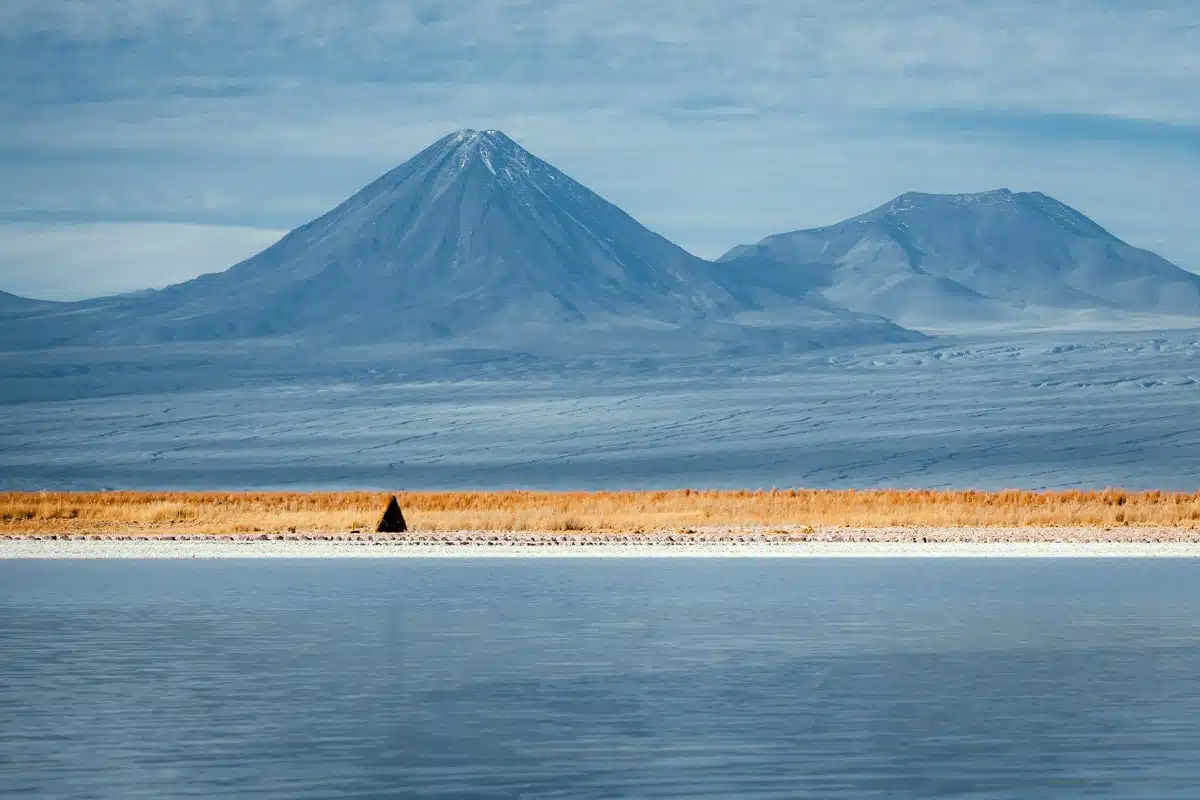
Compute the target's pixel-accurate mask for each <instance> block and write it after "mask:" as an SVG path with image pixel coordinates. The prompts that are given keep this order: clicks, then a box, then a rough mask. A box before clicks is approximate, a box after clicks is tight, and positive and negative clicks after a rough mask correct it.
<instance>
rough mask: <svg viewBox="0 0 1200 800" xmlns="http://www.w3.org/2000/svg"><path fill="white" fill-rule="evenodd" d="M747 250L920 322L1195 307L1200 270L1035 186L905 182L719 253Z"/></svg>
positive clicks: (842, 301) (849, 297)
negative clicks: (879, 201)
mask: <svg viewBox="0 0 1200 800" xmlns="http://www.w3.org/2000/svg"><path fill="white" fill-rule="evenodd" d="M747 256H755V257H758V258H767V259H771V260H774V261H776V262H778V263H780V264H783V265H785V266H787V267H788V268H789V269H791V270H794V271H797V272H798V273H800V274H801V275H803V276H804V277H803V278H801V279H799V280H801V281H802V282H803V283H804V284H805V285H806V286H809V287H813V286H815V287H817V288H816V291H819V292H820V294H821V295H822V296H824V297H825V298H827V299H828V300H830V301H831V302H833V303H836V304H839V305H842V306H845V307H846V308H849V309H852V310H855V311H861V312H867V313H873V314H879V315H882V316H884V317H887V318H889V319H892V320H895V321H896V322H898V323H900V324H902V325H909V326H915V327H921V326H922V325H926V324H930V323H937V322H941V321H948V320H951V321H952V320H1003V319H1007V318H1011V317H1013V316H1014V315H1015V314H1019V313H1020V311H1021V310H1022V309H1029V308H1032V307H1039V308H1052V309H1072V310H1081V311H1083V310H1086V311H1093V310H1112V311H1129V312H1140V313H1151V314H1180V315H1200V276H1198V275H1195V274H1193V273H1191V272H1187V271H1185V270H1183V269H1180V268H1179V267H1177V266H1175V265H1174V264H1172V263H1170V262H1169V261H1167V260H1165V259H1163V258H1161V257H1159V256H1157V255H1155V254H1154V253H1151V252H1149V251H1146V250H1141V249H1138V248H1136V247H1133V246H1131V245H1129V244H1126V243H1125V242H1123V241H1121V240H1120V239H1118V238H1117V237H1115V236H1113V235H1112V234H1111V233H1109V232H1108V231H1106V230H1105V229H1104V228H1102V227H1101V226H1100V225H1098V224H1096V223H1095V222H1093V221H1092V220H1090V219H1088V218H1087V217H1086V216H1084V215H1083V214H1081V213H1080V212H1078V211H1076V210H1075V209H1073V208H1071V207H1070V206H1067V205H1065V204H1064V203H1061V202H1059V201H1058V200H1055V199H1054V198H1052V197H1049V196H1047V195H1045V194H1042V193H1040V192H1022V193H1013V192H1011V191H1009V190H1008V189H999V190H995V191H989V192H982V193H978V194H958V195H937V194H921V193H917V192H911V193H908V194H904V195H901V196H900V197H897V198H896V199H895V200H892V201H891V202H890V203H887V204H885V205H882V206H880V207H879V208H876V209H874V210H873V211H870V212H868V213H866V214H863V215H861V216H858V217H854V218H853V219H849V220H846V221H844V222H840V223H838V224H836V225H830V226H828V227H824V228H814V229H811V230H799V231H793V232H791V233H781V234H776V235H774V236H768V237H767V238H765V239H763V240H762V241H760V242H758V243H757V244H755V245H749V246H742V247H737V248H734V249H733V250H731V251H730V252H729V253H727V254H726V255H725V256H723V257H722V259H721V260H722V261H726V262H729V261H734V260H740V259H744V258H745V257H747ZM809 290H810V291H811V290H812V289H811V288H810V289H809Z"/></svg>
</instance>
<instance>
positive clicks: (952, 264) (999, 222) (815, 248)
mask: <svg viewBox="0 0 1200 800" xmlns="http://www.w3.org/2000/svg"><path fill="white" fill-rule="evenodd" d="M1029 309H1039V310H1045V309H1049V310H1050V311H1051V312H1054V311H1055V310H1070V311H1079V310H1083V311H1094V310H1099V311H1112V312H1123V311H1132V312H1139V313H1148V314H1176V315H1193V316H1195V315H1200V276H1197V275H1194V274H1192V273H1189V272H1185V271H1184V270H1182V269H1180V268H1178V267H1176V266H1175V265H1173V264H1171V263H1170V262H1168V261H1166V260H1164V259H1162V258H1160V257H1158V256H1156V255H1155V254H1153V253H1150V252H1148V251H1145V250H1140V249H1138V248H1135V247H1131V246H1130V245H1128V244H1126V243H1125V242H1123V241H1121V240H1120V239H1117V238H1116V237H1115V236H1113V235H1112V234H1110V233H1109V232H1108V231H1106V230H1105V229H1104V228H1102V227H1101V226H1099V225H1097V224H1096V223H1095V222H1093V221H1092V220H1090V219H1088V218H1087V217H1086V216H1084V215H1083V214H1081V213H1079V212H1078V211H1076V210H1075V209H1072V208H1070V207H1069V206H1066V205H1065V204H1063V203H1061V202H1059V201H1057V200H1055V199H1053V198H1051V197H1048V196H1047V195H1044V194H1041V193H1039V192H1024V193H1013V192H1011V191H1009V190H1008V189H999V190H995V191H989V192H981V193H977V194H960V195H933V194H922V193H917V192H910V193H908V194H904V195H901V196H900V197H897V198H896V199H894V200H892V201H891V202H889V203H886V204H884V205H882V206H880V207H878V208H876V209H874V210H872V211H869V212H867V213H866V214H863V215H860V216H858V217H854V218H852V219H849V220H846V221H844V222H840V223H837V224H836V225H830V226H826V227H823V228H814V229H810V230H798V231H792V232H790V233H781V234H775V235H772V236H768V237H767V238H765V239H763V240H761V241H760V242H758V243H757V244H754V245H747V246H740V247H736V248H734V249H733V250H731V251H730V252H729V253H727V254H726V255H725V256H722V257H721V259H719V260H718V261H716V262H710V261H705V260H703V259H700V258H697V257H696V256H693V255H691V254H690V253H688V252H687V251H685V250H683V249H682V248H680V247H679V246H677V245H675V244H673V243H672V242H670V241H668V240H667V239H665V238H663V237H662V236H660V235H658V234H656V233H654V232H653V231H650V230H648V229H647V228H645V227H644V226H642V225H641V224H640V223H638V222H637V220H635V219H634V218H633V217H631V216H629V215H628V214H626V213H625V212H624V211H622V210H621V209H619V208H618V207H617V206H615V205H613V204H612V203H610V202H608V201H607V200H604V199H603V198H601V197H600V196H598V195H597V194H595V193H594V192H592V191H591V190H589V189H588V188H586V187H585V186H583V185H582V184H580V183H578V182H577V181H575V180H573V179H572V178H570V177H569V176H567V175H566V174H564V173H563V172H561V171H559V170H558V169H556V168H554V167H553V166H551V165H550V164H548V163H546V162H545V161H542V160H541V159H539V158H537V157H536V156H534V155H533V154H531V153H529V152H528V151H527V150H525V149H524V148H522V147H521V146H520V145H518V144H517V143H516V142H514V141H513V140H512V139H510V138H509V137H508V136H506V135H504V134H503V133H501V132H500V131H493V130H488V131H476V130H462V131H458V132H456V133H452V134H450V135H448V136H445V137H443V138H442V139H440V140H438V141H437V142H435V143H434V144H432V145H431V146H429V147H427V148H426V149H424V150H422V151H421V152H420V153H418V154H417V155H416V156H414V157H413V158H411V159H409V160H408V161H406V162H404V163H403V164H401V165H400V166H398V167H396V168H395V169H393V170H391V171H389V172H388V173H386V174H385V175H383V176H381V177H380V178H379V179H377V180H376V181H374V182H372V183H371V184H370V185H368V186H366V187H364V188H363V189H362V190H360V191H359V192H357V193H355V194H354V195H353V196H352V197H350V198H349V199H347V200H346V201H345V202H343V203H341V204H340V205H338V206H337V207H336V208H334V209H332V210H331V211H329V212H328V213H326V214H324V215H322V216H320V217H318V218H316V219H314V220H312V221H311V222H309V223H307V224H305V225H302V226H300V227H299V228H297V229H295V230H293V231H292V232H290V233H289V234H287V235H286V236H284V237H283V238H282V239H281V240H280V241H278V242H277V243H276V244H274V245H272V246H271V247H268V248H267V249H266V250H264V251H262V252H261V253H259V254H257V255H255V256H253V257H251V258H249V259H246V260H245V261H242V262H241V263H239V264H236V265H234V266H233V267H231V268H229V269H228V270H225V271H224V272H219V273H213V274H209V275H203V276H201V277H199V278H196V279H194V280H190V281H187V282H185V283H181V284H177V285H174V286H170V287H167V288H166V289H163V290H159V291H143V292H137V293H133V294H127V295H120V296H116V297H107V298H100V299H96V300H91V301H85V302H79V303H46V302H42V301H34V300H27V299H24V298H19V297H16V296H15V295H10V294H5V293H2V292H0V347H3V348H9V349H14V348H15V349H22V348H45V347H54V346H58V345H63V344H98V345H107V344H149V343H161V342H172V341H180V342H188V341H235V340H243V339H258V338H272V337H274V338H278V337H286V338H291V339H298V340H304V341H312V342H321V343H329V344H371V343H377V342H408V343H422V342H438V341H450V340H453V341H461V342H463V343H464V344H468V345H472V346H474V345H476V344H480V345H483V346H493V345H496V344H497V343H501V342H511V341H514V340H524V341H534V342H544V341H554V340H559V339H564V338H569V337H571V336H575V335H577V334H578V335H581V337H582V338H577V339H575V341H576V342H578V343H580V344H581V346H587V345H590V344H592V342H593V340H594V339H595V338H596V337H601V338H604V337H608V338H609V339H612V338H614V337H619V336H622V335H624V336H626V337H627V338H628V337H632V338H628V340H629V341H630V342H632V343H633V344H634V346H639V345H640V344H642V345H644V344H645V343H646V342H647V341H649V340H647V339H645V337H647V336H655V337H657V336H672V335H676V334H679V335H682V336H683V337H684V338H685V339H686V340H687V341H692V342H699V341H705V340H714V341H719V342H722V343H724V344H725V345H726V346H732V347H733V348H735V349H741V348H742V346H743V345H745V346H748V347H752V348H754V347H759V348H761V347H763V346H767V347H772V348H779V349H795V348H807V347H817V346H822V345H829V344H864V343H872V342H894V341H910V340H914V339H919V338H921V334H919V333H916V332H915V330H921V329H926V330H938V329H940V328H944V327H945V325H944V323H947V322H949V323H953V324H955V325H958V326H959V327H960V328H961V326H962V325H963V324H966V325H967V326H970V325H972V324H975V323H979V322H986V321H1000V322H1005V321H1010V320H1014V319H1018V318H1020V317H1021V315H1023V314H1026V313H1027V312H1028V311H1029ZM901 326H904V327H901ZM906 328H911V329H915V330H907V329H906ZM589 337H591V338H589ZM639 337H641V338H640V339H639ZM656 341H657V340H656Z"/></svg>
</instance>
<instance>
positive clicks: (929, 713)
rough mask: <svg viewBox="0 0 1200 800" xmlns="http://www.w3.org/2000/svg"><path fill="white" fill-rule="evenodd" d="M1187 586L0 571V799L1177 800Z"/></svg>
mask: <svg viewBox="0 0 1200 800" xmlns="http://www.w3.org/2000/svg"><path fill="white" fill-rule="evenodd" d="M1198 578H1200V565H1197V564H1196V562H1189V561H1078V560H1072V561H1005V560H976V561H953V560H950V561H942V560H929V561H919V560H918V561H908V560H890V561H888V560H853V561H840V560H828V561H784V560H763V561H758V560H744V561H743V560H734V561H708V560H695V561H691V560H645V561H642V560H634V561H586V560H580V561H574V560H572V561H532V560H529V561H498V560H479V561H399V560H388V561H365V562H364V561H319V562H318V561H283V562H274V561H272V562H268V561H253V562H251V561H214V562H195V561H189V562H130V561H125V562H99V561H93V562H87V561H83V562H7V563H5V562H0V796H4V797H23V796H29V797H34V796H36V797H71V798H89V797H103V798H140V797H145V798H166V797H255V798H335V797H337V798H340V797H353V798H367V797H479V798H509V797H544V798H587V797H597V798H600V797H604V798H609V797H700V796H712V797H736V798H764V797H779V798H784V797H786V798H796V797H819V798H843V797H888V798H893V797H900V798H906V797H973V798H1038V797H1056V798H1057V797H1113V798H1133V797H1147V798H1170V797H1179V798H1196V797H1200V758H1198V757H1197V754H1198V753H1200V580H1198Z"/></svg>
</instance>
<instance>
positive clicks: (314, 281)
mask: <svg viewBox="0 0 1200 800" xmlns="http://www.w3.org/2000/svg"><path fill="white" fill-rule="evenodd" d="M705 264H706V262H703V261H701V260H700V259H697V258H695V257H694V256H692V255H690V254H688V253H687V252H686V251H684V250H682V249H681V248H679V247H677V246H676V245H674V244H672V243H671V242H669V241H667V240H666V239H664V238H663V237H661V236H659V235H657V234H655V233H653V232H652V231H650V230H647V229H646V228H644V227H643V226H642V225H640V224H639V223H638V222H637V221H636V220H634V219H633V218H632V217H630V216H629V215H628V214H626V213H625V212H623V211H621V210H620V209H619V208H617V207H616V206H614V205H612V204H611V203H609V202H607V201H605V200H604V199H602V198H601V197H599V196H598V195H596V194H595V193H593V192H592V191H590V190H588V189H587V188H585V187H584V186H582V185H581V184H579V183H578V182H576V181H574V180H572V179H571V178H570V177H568V176H567V175H565V174H563V173H562V172H560V171H559V170H557V169H555V168H554V167H552V166H550V165H549V164H547V163H546V162H545V161H542V160H541V159H539V158H537V157H535V156H533V155H532V154H530V153H529V152H528V151H526V150H525V149H524V148H522V147H521V146H520V145H518V144H517V143H516V142H514V141H513V140H512V139H510V138H508V137H507V136H505V135H504V134H503V133H500V132H499V131H474V130H463V131H459V132H457V133H454V134H451V135H449V136H446V137H445V138H443V139H441V140H439V141H438V142H436V143H434V144H433V145H432V146H430V147H428V148H426V149H425V150H424V151H422V152H421V153H419V154H417V155H416V156H415V157H414V158H412V159H411V160H409V161H407V162H405V163H404V164H402V165H400V166H399V167H397V168H395V169H393V170H392V171H390V172H388V173H387V174H386V175H384V176H383V177H381V178H379V179H378V180H376V181H375V182H374V183H372V184H370V185H369V186H367V187H366V188H364V189H363V190H361V191H360V192H358V193H357V194H355V195H354V196H353V197H351V198H350V199H348V200H346V201H345V202H344V203H342V204H341V205H339V206H338V207H337V208H335V209H333V210H332V211H330V212H329V213H327V214H325V215H324V216H322V217H320V218H318V219H316V220H313V221H312V222H310V223H308V224H307V225H304V226H303V227H300V228H298V229H296V230H294V231H292V232H291V233H289V234H288V235H287V236H285V237H284V238H283V239H282V240H280V241H279V242H278V243H276V244H275V245H273V246H272V247H270V248H268V249H267V250H265V251H263V252H262V253H259V254H258V255H256V256H254V257H252V258H250V259H248V260H246V261H243V262H242V263H240V264H237V265H235V266H234V267H232V268H231V269H229V270H227V271H226V272H223V273H220V274H214V275H207V276H203V277H201V278H198V279H196V280H193V281H189V282H188V283H185V284H180V285H178V286H174V287H170V288H168V289H165V290H163V291H161V292H156V293H153V294H152V295H149V296H147V297H145V298H138V299H136V300H132V301H131V303H130V306H129V311H131V312H132V313H134V314H135V315H136V316H137V317H138V318H139V321H140V322H142V323H150V324H151V325H152V327H153V328H154V329H156V330H157V331H158V332H159V333H160V334H162V335H163V336H164V337H166V338H188V339H194V338H200V339H206V338H226V337H231V336H246V335H251V336H253V335H271V334H289V333H305V334H319V335H321V336H324V337H327V338H334V339H338V338H344V339H352V340H376V339H406V340H407V339H425V338H429V337H439V336H447V335H455V334H460V333H464V332H471V331H478V330H481V329H492V328H494V329H498V330H505V329H511V328H512V326H517V325H520V326H529V325H536V324H560V323H568V322H569V323H574V324H589V323H603V324H612V323H614V322H620V323H622V324H647V323H655V324H662V323H666V324H686V323H690V322H695V321H697V320H702V319H704V318H706V317H708V316H709V315H712V314H714V313H721V312H723V311H727V310H729V309H731V308H732V307H733V306H734V305H735V303H734V301H733V300H732V299H731V298H730V297H729V295H728V294H727V293H726V292H725V291H724V290H723V289H722V288H721V287H720V286H718V285H717V284H716V283H715V282H714V281H713V280H712V279H711V278H710V277H709V276H708V274H707V273H706V271H705V269H704V267H705Z"/></svg>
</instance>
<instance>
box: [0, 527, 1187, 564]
mask: <svg viewBox="0 0 1200 800" xmlns="http://www.w3.org/2000/svg"><path fill="white" fill-rule="evenodd" d="M496 557H500V558H513V557H517V558H571V557H589V558H606V557H627V558H644V557H650V558H661V557H688V558H694V557H700V558H710V557H733V558H738V557H741V558H760V557H785V558H814V557H815V558H822V557H830V558H854V557H866V558H876V557H902V558H922V557H934V558H937V557H943V558H944V557H952V558H974V557H1003V558H1062V557H1085V558H1111V557H1116V558H1197V557H1200V540H1198V539H1197V535H1196V532H1195V531H1191V530H1187V529H1162V528H1156V529H1142V530H1137V531H1130V530H1122V531H1119V532H1116V531H1106V530H1104V529H1100V528H1070V529H1068V528H1044V529H1037V528H1020V529H990V528H911V529H872V530H867V529H863V530H850V529H839V530H837V531H824V532H819V533H815V534H810V535H809V536H807V537H805V538H803V539H801V538H799V537H796V536H779V535H771V534H767V533H755V532H754V531H750V530H741V531H736V532H735V531H720V532H704V533H695V532H693V533H688V534H668V533H655V534H637V535H613V534H608V535H588V534H528V533H522V534H496V533H492V532H478V531H464V532H454V533H437V534H432V533H430V534H409V535H405V536H371V535H360V536H331V535H327V534H278V535H277V534H260V535H253V536H246V535H236V536H166V537H164V536H138V535H134V536H129V535H122V536H80V535H75V536H67V535H56V534H45V535H36V536H24V537H20V536H17V537H5V538H0V559H18V558H28V559H53V558H68V559H70V558H74V559H88V558H127V559H158V558H189V559H190V558H204V559H211V558H496Z"/></svg>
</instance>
